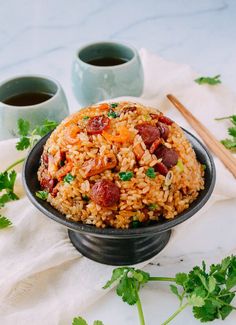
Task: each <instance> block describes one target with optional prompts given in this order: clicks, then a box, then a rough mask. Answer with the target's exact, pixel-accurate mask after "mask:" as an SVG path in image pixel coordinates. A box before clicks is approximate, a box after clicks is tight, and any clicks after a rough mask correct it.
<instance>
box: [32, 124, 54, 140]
mask: <svg viewBox="0 0 236 325" xmlns="http://www.w3.org/2000/svg"><path fill="white" fill-rule="evenodd" d="M57 126H58V123H57V122H56V121H50V120H45V121H44V122H43V124H42V125H39V126H37V127H36V128H35V132H34V131H33V132H34V134H37V135H39V136H40V137H43V136H44V135H46V134H48V133H49V132H50V131H52V130H54V129H55V128H56V127H57Z"/></svg>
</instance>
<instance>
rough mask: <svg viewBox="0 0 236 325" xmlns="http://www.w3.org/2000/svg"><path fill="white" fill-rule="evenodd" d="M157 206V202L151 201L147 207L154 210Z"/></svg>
mask: <svg viewBox="0 0 236 325" xmlns="http://www.w3.org/2000/svg"><path fill="white" fill-rule="evenodd" d="M157 208H158V204H155V203H151V204H149V205H148V209H149V210H151V211H155V210H156V209H157Z"/></svg>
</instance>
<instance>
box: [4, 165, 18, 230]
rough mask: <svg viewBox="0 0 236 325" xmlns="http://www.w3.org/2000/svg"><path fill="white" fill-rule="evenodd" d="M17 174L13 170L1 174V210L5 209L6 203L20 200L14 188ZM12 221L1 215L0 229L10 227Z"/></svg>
mask: <svg viewBox="0 0 236 325" xmlns="http://www.w3.org/2000/svg"><path fill="white" fill-rule="evenodd" d="M16 176H17V175H16V172H15V171H14V170H12V171H11V172H9V171H5V172H3V173H0V193H1V195H0V208H3V207H4V206H5V204H6V203H8V202H10V201H15V200H18V199H19V198H18V196H17V195H16V193H15V192H14V186H15V182H16ZM11 224H12V223H11V221H10V220H9V219H7V218H6V217H4V216H2V215H0V229H3V228H6V227H9V226H10V225H11Z"/></svg>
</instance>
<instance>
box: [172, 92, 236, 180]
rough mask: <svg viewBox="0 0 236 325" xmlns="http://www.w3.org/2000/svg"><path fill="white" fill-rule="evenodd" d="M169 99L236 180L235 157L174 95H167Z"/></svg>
mask: <svg viewBox="0 0 236 325" xmlns="http://www.w3.org/2000/svg"><path fill="white" fill-rule="evenodd" d="M167 98H168V99H169V100H170V101H171V103H172V104H173V105H174V106H175V107H176V108H177V110H178V111H179V112H180V113H181V114H182V115H183V116H184V117H185V119H186V120H187V121H188V122H189V124H190V125H191V126H192V127H193V128H194V130H195V131H196V132H197V133H198V134H199V135H200V137H201V138H202V139H203V141H204V142H205V143H206V145H207V146H208V148H209V149H210V150H211V151H212V152H213V153H214V154H215V155H216V156H217V157H218V158H219V159H220V160H221V161H222V163H223V164H224V165H225V167H226V168H228V170H229V171H230V172H231V173H232V174H233V175H234V177H235V178H236V159H235V158H234V157H233V155H232V154H231V153H230V152H229V151H228V150H227V149H226V148H225V147H224V146H223V145H222V144H221V143H220V142H219V141H218V140H217V139H216V138H215V137H214V135H213V134H212V133H211V132H210V131H209V130H208V129H207V128H206V127H205V126H204V125H203V124H202V123H201V122H200V121H199V120H198V119H196V117H194V116H193V114H192V113H190V111H189V110H188V109H187V108H186V107H184V105H183V104H181V103H180V102H179V101H178V99H177V98H176V97H174V96H173V95H167Z"/></svg>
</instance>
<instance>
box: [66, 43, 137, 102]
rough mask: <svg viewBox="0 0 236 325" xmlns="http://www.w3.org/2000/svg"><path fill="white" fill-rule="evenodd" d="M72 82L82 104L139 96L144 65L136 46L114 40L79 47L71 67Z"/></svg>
mask: <svg viewBox="0 0 236 325" xmlns="http://www.w3.org/2000/svg"><path fill="white" fill-rule="evenodd" d="M72 85H73V91H74V94H75V97H76V98H77V100H78V102H79V103H80V104H81V105H90V104H93V103H96V102H99V101H102V100H106V99H110V98H114V97H119V96H140V95H141V93H142V90H143V68H142V64H141V61H140V58H139V54H138V52H137V50H136V49H135V48H133V47H132V46H128V45H125V44H121V43H115V42H99V43H92V44H89V45H86V46H84V47H82V48H80V49H79V50H78V51H77V53H76V58H75V61H74V63H73V68H72Z"/></svg>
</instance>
